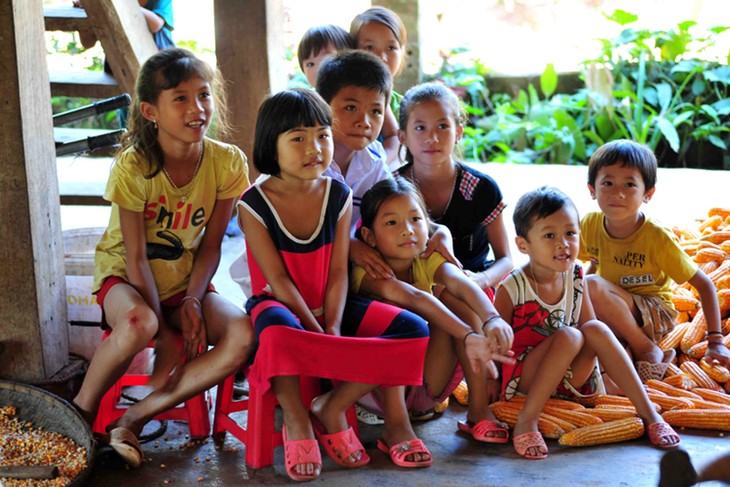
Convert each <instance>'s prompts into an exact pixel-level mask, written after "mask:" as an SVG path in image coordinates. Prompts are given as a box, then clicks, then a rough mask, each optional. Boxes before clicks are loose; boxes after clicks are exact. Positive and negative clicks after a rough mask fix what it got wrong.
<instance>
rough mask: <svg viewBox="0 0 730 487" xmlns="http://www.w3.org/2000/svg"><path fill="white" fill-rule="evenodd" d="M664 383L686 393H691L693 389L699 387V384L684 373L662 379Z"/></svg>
mask: <svg viewBox="0 0 730 487" xmlns="http://www.w3.org/2000/svg"><path fill="white" fill-rule="evenodd" d="M662 382H664V383H665V384H669V385H670V386H672V387H676V388H678V389H682V390H685V391H691V390H692V389H694V388H695V387H697V383H696V382H695V381H693V380H692V378H691V377H690V376H688V375H687V374H685V373H684V372H682V373H681V374H676V375H672V376H670V377H664V379H662ZM655 390H656V389H655ZM675 397H676V396H675Z"/></svg>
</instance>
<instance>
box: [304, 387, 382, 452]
mask: <svg viewBox="0 0 730 487" xmlns="http://www.w3.org/2000/svg"><path fill="white" fill-rule="evenodd" d="M376 387H377V386H374V385H372V384H361V383H357V382H341V383H340V384H338V385H337V386H335V388H334V389H332V390H331V391H330V392H328V393H326V394H323V395H321V396H319V397H317V398H316V399H315V400H314V401H312V407H311V412H312V414H314V415H315V416H316V417H317V419H319V420H320V421H321V422H322V424H323V425H324V427H325V428H326V429H327V432H328V433H337V432H339V431H345V430H346V429H347V428H348V427H349V425H348V424H347V417H346V413H347V410H348V409H349V408H350V407H351V406H352V405H353V404H355V401H357V400H358V399H360V398H361V397H362V396H364V395H365V394H367V393H369V392H372V391H373V390H374V389H375V388H376ZM360 458H362V452H361V451H356V452H355V453H353V454H352V455H350V456H349V457H348V458H346V459H345V462H347V463H356V462H357V461H359V460H360Z"/></svg>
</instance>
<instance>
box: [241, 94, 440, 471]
mask: <svg viewBox="0 0 730 487" xmlns="http://www.w3.org/2000/svg"><path fill="white" fill-rule="evenodd" d="M331 125H332V115H331V111H330V109H329V107H328V106H327V104H326V103H325V102H324V100H322V99H321V98H320V96H319V95H318V94H317V93H316V92H314V91H311V90H288V91H284V92H281V93H278V94H276V95H273V96H271V97H270V98H268V99H267V100H266V101H264V103H263V104H262V106H261V108H260V110H259V114H258V118H257V123H256V135H255V141H254V155H253V161H254V165H255V166H256V168H257V169H258V170H259V171H260V172H261V173H262V174H263V175H265V176H262V177H261V178H259V179H258V180H257V182H256V184H255V185H254V186H252V187H251V189H250V190H249V191H247V192H246V193H244V195H243V196H242V198H241V201H240V202H239V203H238V205H239V223H240V225H241V228H242V229H243V231H244V234H245V235H246V240H247V252H248V253H249V259H248V262H249V267H250V271H251V281H252V289H253V296H252V297H251V298H249V300H248V301H247V303H246V311H247V313H249V314H250V315H251V317H252V319H253V322H254V326H255V329H256V334H257V336H259V335H260V334H261V333H262V331H263V330H264V329H265V328H266V327H267V326H275V325H280V326H288V327H291V328H296V329H300V330H301V329H304V330H308V331H311V332H314V333H327V334H330V335H335V336H339V335H348V336H355V335H357V336H380V337H383V338H391V337H392V338H417V339H418V340H417V342H418V343H420V344H423V345H424V347H425V341H426V340H427V336H428V331H427V328H426V325H425V323H424V322H423V320H421V319H420V318H418V317H416V316H415V315H412V314H408V313H407V312H402V313H401V314H400V315H399V316H398V317H397V318H396V319H388V320H386V319H384V318H382V315H378V310H379V309H380V308H382V306H380V305H381V304H382V303H376V302H373V305H374V306H367V305H366V306H364V308H365V309H364V310H363V309H361V308H362V304H363V303H364V302H365V301H362V300H349V299H348V300H347V307H346V306H345V305H346V297H347V252H348V244H349V239H350V231H349V229H350V219H351V211H352V209H351V208H352V201H351V197H350V190H349V188H348V187H347V186H346V185H344V184H342V183H340V182H338V181H336V180H333V179H331V178H328V177H324V176H323V173H324V171H325V169H326V168H327V167H328V166H329V165H330V163H331V162H332V154H333V143H332V130H331ZM266 175H267V176H266ZM367 304H370V302H367ZM365 311H367V313H366V312H365ZM343 312H344V315H345V316H344V317H343ZM365 315H367V316H365ZM357 316H360V317H363V316H365V318H364V319H362V318H361V319H357ZM368 317H369V318H368ZM374 343H375V344H377V343H378V342H374ZM403 343H404V345H403V346H408V345H406V342H405V341H404V342H403ZM419 346H420V345H419ZM358 360H359V357H353V361H358ZM366 363H367V361H363V367H365V368H366V369H367V366H366V365H365V364H366ZM401 365H402V366H403V367H404V368H408V367H413V368H416V369H418V364H413V365H406V364H401ZM272 385H273V389H274V393H275V394H276V397H277V400H278V401H279V404H280V405H281V407H282V410H283V414H284V426H283V436H284V448H285V457H286V470H287V474H288V475H289V476H290V477H291V478H292V479H293V480H311V479H313V478H316V477H317V476H318V475H319V472H320V468H321V463H322V462H321V457H320V456H319V450H318V449H315V451H313V450H312V449H313V448H316V445H317V443H316V441H315V440H313V437H314V434H313V431H312V423H311V422H310V418H309V416H308V412H307V409H306V407H305V406H304V405H303V404H302V402H301V396H300V392H299V377H298V376H278V377H274V378H273V380H272ZM375 387H376V386H375V385H371V384H362V383H353V382H341V383H339V384H338V385H336V386H335V387H334V389H333V390H332V391H330V392H328V393H327V394H325V395H323V396H320V397H319V398H317V399H315V401H314V403H313V404H312V418H313V419H314V420H316V423H317V424H319V423H321V425H322V426H320V427H319V428H318V437H321V438H322V445H323V446H324V447H325V450H326V451H327V453H328V454H329V455H330V457H332V459H333V460H334V461H335V462H337V463H338V464H340V465H342V466H344V467H348V468H354V467H360V466H363V465H365V464H367V463H368V462H369V461H370V458H369V457H368V455H367V454H366V452H365V449H364V448H363V446H362V444H361V443H360V441H359V440H358V439H357V437H356V436H355V434H354V433H353V431H352V428H348V427H347V421H346V419H345V411H346V410H347V409H348V408H349V407H350V406H352V405H353V404H354V402H355V401H356V400H357V399H359V398H360V397H362V396H363V395H364V394H366V393H367V392H370V391H371V390H372V389H374V388H375ZM387 420H388V418H387V417H386V421H387ZM324 430H326V431H330V432H332V433H329V434H327V433H326V432H325V431H324Z"/></svg>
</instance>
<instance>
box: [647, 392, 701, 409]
mask: <svg viewBox="0 0 730 487" xmlns="http://www.w3.org/2000/svg"><path fill="white" fill-rule="evenodd" d="M647 395H648V396H649V399H651V401H652V402H654V403H656V404H659V405H660V406H661V407H662V410H664V411H671V410H672V409H692V408H693V407H695V405H694V403H693V402H692V400H691V399H689V398H687V397H674V396H668V395H666V394H664V393H660V392H659V391H655V390H653V389H650V390H648V391H647Z"/></svg>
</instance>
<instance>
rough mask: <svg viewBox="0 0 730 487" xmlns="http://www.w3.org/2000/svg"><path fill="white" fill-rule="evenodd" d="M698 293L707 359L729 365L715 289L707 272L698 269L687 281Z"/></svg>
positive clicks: (728, 351) (729, 360)
mask: <svg viewBox="0 0 730 487" xmlns="http://www.w3.org/2000/svg"><path fill="white" fill-rule="evenodd" d="M688 282H689V283H690V284H691V285H692V286H693V287H694V288H695V289H697V293H698V294H699V295H700V303H702V311H703V312H704V314H705V320H706V321H707V342H708V346H707V352H706V354H705V356H706V357H707V358H708V359H709V360H712V359H714V360H717V361H718V362H720V364H721V365H724V366H725V367H730V350H728V348H727V347H726V346H724V345H723V344H722V330H721V324H720V305H719V303H718V302H717V289H716V288H715V285H714V284H713V283H712V281H711V280H710V278H709V277H707V274H705V273H704V272H702V270H700V269H698V270H697V272H695V275H694V276H692V278H691V279H690V280H689V281H688ZM716 344H719V345H716Z"/></svg>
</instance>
